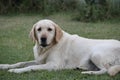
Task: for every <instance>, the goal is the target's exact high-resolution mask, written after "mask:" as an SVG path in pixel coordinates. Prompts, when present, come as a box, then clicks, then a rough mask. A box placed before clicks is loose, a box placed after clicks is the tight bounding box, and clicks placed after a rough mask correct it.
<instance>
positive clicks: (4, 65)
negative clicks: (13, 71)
mask: <svg viewBox="0 0 120 80" xmlns="http://www.w3.org/2000/svg"><path fill="white" fill-rule="evenodd" d="M9 66H10V65H9V64H0V69H9Z"/></svg>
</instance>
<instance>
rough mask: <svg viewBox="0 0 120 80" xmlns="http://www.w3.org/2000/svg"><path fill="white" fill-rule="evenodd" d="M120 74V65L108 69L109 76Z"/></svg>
mask: <svg viewBox="0 0 120 80" xmlns="http://www.w3.org/2000/svg"><path fill="white" fill-rule="evenodd" d="M119 72H120V65H115V66H112V67H110V68H109V69H108V74H109V75H110V76H115V75H116V74H117V73H119Z"/></svg>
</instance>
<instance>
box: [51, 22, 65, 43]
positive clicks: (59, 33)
mask: <svg viewBox="0 0 120 80" xmlns="http://www.w3.org/2000/svg"><path fill="white" fill-rule="evenodd" d="M53 25H54V26H55V41H56V42H57V43H58V42H59V40H60V39H61V38H62V36H63V32H62V29H61V28H60V27H59V26H58V25H57V24H55V23H54V24H53Z"/></svg>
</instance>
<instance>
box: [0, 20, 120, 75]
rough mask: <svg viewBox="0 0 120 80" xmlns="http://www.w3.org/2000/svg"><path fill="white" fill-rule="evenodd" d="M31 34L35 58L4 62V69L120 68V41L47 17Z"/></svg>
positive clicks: (89, 71) (96, 70) (87, 70)
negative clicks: (70, 29)
mask: <svg viewBox="0 0 120 80" xmlns="http://www.w3.org/2000/svg"><path fill="white" fill-rule="evenodd" d="M30 37H31V38H32V40H33V41H34V42H35V46H34V47H33V51H34V57H35V60H33V61H28V62H19V63H16V64H0V69H9V70H8V71H9V72H14V73H23V72H28V71H37V70H61V69H75V68H79V69H82V70H85V71H83V72H82V74H96V75H100V74H104V73H108V74H109V75H111V76H114V75H115V74H117V73H118V72H119V71H120V41H117V40H113V39H111V40H101V39H88V38H84V37H80V36H78V35H71V34H69V33H67V32H65V31H63V30H62V29H61V28H60V27H59V26H58V25H57V24H56V23H54V22H53V21H51V20H47V19H45V20H40V21H38V22H37V23H36V24H34V25H33V28H32V30H31V32H30Z"/></svg>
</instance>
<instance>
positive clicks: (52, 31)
mask: <svg viewBox="0 0 120 80" xmlns="http://www.w3.org/2000/svg"><path fill="white" fill-rule="evenodd" d="M62 35H63V32H62V30H61V28H60V27H59V26H58V25H57V24H56V23H54V22H53V21H51V20H46V19H45V20H40V21H38V22H37V23H36V24H34V25H33V28H32V30H31V32H30V37H31V38H32V40H33V41H34V42H37V43H38V44H39V45H40V46H42V47H47V46H49V45H50V44H52V43H53V42H55V43H58V42H59V40H60V39H61V37H62Z"/></svg>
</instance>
